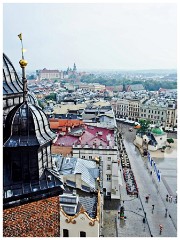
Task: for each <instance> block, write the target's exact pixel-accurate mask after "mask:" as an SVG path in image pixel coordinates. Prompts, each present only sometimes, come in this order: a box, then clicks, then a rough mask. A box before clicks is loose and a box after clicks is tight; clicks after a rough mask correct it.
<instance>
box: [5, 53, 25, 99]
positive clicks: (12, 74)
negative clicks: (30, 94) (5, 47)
mask: <svg viewBox="0 0 180 240" xmlns="http://www.w3.org/2000/svg"><path fill="white" fill-rule="evenodd" d="M22 92H23V83H22V82H21V81H20V80H19V78H18V75H17V73H16V70H15V68H14V66H13V64H12V62H11V61H10V60H9V58H8V57H7V56H6V55H5V54H4V53H3V94H5V95H7V94H13V93H22Z"/></svg>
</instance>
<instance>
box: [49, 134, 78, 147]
mask: <svg viewBox="0 0 180 240" xmlns="http://www.w3.org/2000/svg"><path fill="white" fill-rule="evenodd" d="M78 140H79V138H78V137H74V136H69V135H65V136H63V137H59V138H58V140H57V141H56V142H55V144H54V145H56V146H57V145H59V146H64V147H71V146H72V145H73V144H75V143H76V142H78Z"/></svg>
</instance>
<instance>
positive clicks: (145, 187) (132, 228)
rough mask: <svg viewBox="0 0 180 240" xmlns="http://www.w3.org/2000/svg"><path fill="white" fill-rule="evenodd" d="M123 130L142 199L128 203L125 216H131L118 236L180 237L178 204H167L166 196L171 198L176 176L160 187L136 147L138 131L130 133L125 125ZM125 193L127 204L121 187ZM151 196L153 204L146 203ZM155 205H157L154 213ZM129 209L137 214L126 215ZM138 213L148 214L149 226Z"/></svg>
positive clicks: (125, 205)
mask: <svg viewBox="0 0 180 240" xmlns="http://www.w3.org/2000/svg"><path fill="white" fill-rule="evenodd" d="M121 128H122V130H123V132H124V134H123V135H124V145H125V147H126V151H127V154H128V157H129V160H130V163H131V168H132V170H133V172H134V175H135V179H136V182H137V185H138V189H139V198H138V199H134V200H132V201H131V202H130V201H124V207H125V215H126V216H127V220H126V221H125V223H122V221H123V220H121V222H119V225H118V236H119V237H120V236H124V237H125V236H134V237H138V236H148V235H149V236H151V235H152V236H154V237H159V236H162V237H176V236H177V231H176V228H177V204H176V203H174V201H173V202H172V203H169V202H166V200H165V197H166V194H169V191H170V189H171V184H170V182H171V180H172V181H175V179H174V178H172V177H173V176H172V175H171V178H169V182H168V183H167V184H166V185H165V184H164V182H165V181H161V182H160V183H158V182H157V179H156V176H155V175H154V174H152V175H151V174H150V170H151V169H150V166H149V165H148V161H147V158H142V157H141V155H140V154H139V151H138V149H137V148H136V147H135V146H134V144H133V141H134V138H135V130H133V132H129V131H128V128H129V126H127V125H123V127H122V124H121ZM157 160H158V158H156V162H157ZM166 164H167V163H166ZM164 167H165V163H164ZM174 169H176V165H174ZM160 170H161V172H163V171H164V170H163V169H161V168H160ZM166 172H167V171H166ZM164 173H165V172H163V174H164ZM171 174H174V172H172V171H171ZM162 176H163V175H162ZM175 177H176V176H175ZM162 179H163V177H162ZM167 185H168V188H167ZM172 185H173V184H172ZM173 186H174V185H173ZM168 190H169V191H168ZM121 191H122V195H121V198H122V200H123V197H124V198H125V197H126V195H125V194H126V193H125V192H124V187H121ZM171 192H173V193H174V189H172V190H171ZM149 194H150V197H149V201H148V203H146V202H145V197H146V196H147V195H149ZM127 200H128V199H127ZM130 203H131V204H130ZM121 204H122V201H121ZM152 205H154V211H153V212H152ZM166 208H167V209H168V214H167V217H165V211H166V210H165V209H166ZM126 209H127V210H130V211H133V212H135V213H133V212H128V211H126ZM137 213H140V215H142V216H143V215H144V214H145V213H146V217H147V221H146V223H145V224H143V223H142V217H141V216H140V215H138V214H137ZM169 215H170V216H169ZM132 219H133V220H132ZM134 219H135V220H134ZM159 224H162V225H163V230H162V235H159ZM133 233H134V235H133Z"/></svg>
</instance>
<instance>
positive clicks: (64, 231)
mask: <svg viewBox="0 0 180 240" xmlns="http://www.w3.org/2000/svg"><path fill="white" fill-rule="evenodd" d="M63 237H69V230H67V229H63Z"/></svg>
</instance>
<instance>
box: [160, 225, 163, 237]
mask: <svg viewBox="0 0 180 240" xmlns="http://www.w3.org/2000/svg"><path fill="white" fill-rule="evenodd" d="M162 229H163V226H162V225H161V224H159V234H160V235H161V233H162Z"/></svg>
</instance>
